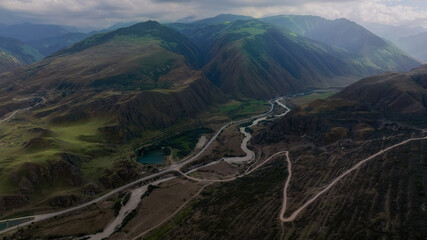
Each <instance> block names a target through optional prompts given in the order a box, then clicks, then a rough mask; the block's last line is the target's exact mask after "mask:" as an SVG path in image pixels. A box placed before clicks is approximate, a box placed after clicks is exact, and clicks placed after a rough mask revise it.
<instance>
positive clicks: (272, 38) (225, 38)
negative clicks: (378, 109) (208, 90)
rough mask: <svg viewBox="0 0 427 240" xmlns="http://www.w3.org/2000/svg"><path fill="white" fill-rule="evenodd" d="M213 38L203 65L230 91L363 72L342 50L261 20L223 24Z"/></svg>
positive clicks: (275, 88) (315, 82) (308, 83)
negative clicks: (208, 59) (207, 57)
mask: <svg viewBox="0 0 427 240" xmlns="http://www.w3.org/2000/svg"><path fill="white" fill-rule="evenodd" d="M190 39H191V38H190ZM213 39H214V41H213V43H212V45H211V47H210V48H209V53H208V54H209V56H210V61H209V62H208V64H207V65H206V66H205V67H204V68H203V70H204V72H205V73H206V75H207V76H208V77H209V78H210V79H211V81H213V82H214V83H215V85H217V86H219V87H220V88H221V89H222V90H223V91H224V92H226V93H228V94H230V95H232V96H239V97H253V98H269V97H272V96H277V95H281V94H283V93H292V92H298V91H301V90H303V89H308V88H310V87H320V86H325V85H327V84H330V83H332V82H333V81H332V80H331V78H334V77H337V76H344V75H347V76H349V75H352V74H355V75H357V74H358V73H360V72H363V69H362V68H360V67H359V66H352V63H351V62H350V61H349V59H350V58H349V55H347V54H346V53H344V52H342V51H340V50H338V49H333V48H331V47H328V46H325V45H322V44H317V43H315V42H313V41H310V40H308V39H306V38H304V37H299V36H297V35H295V34H292V33H291V32H286V31H282V30H279V29H278V28H276V27H274V26H273V25H270V24H267V23H264V22H261V21H259V20H250V21H236V22H233V23H230V24H226V25H223V29H222V30H221V31H220V33H219V34H218V36H216V37H214V38H213ZM328 81H329V83H328Z"/></svg>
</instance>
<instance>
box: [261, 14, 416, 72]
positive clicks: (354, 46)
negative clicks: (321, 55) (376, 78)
mask: <svg viewBox="0 0 427 240" xmlns="http://www.w3.org/2000/svg"><path fill="white" fill-rule="evenodd" d="M262 20H263V21H266V22H269V23H273V24H276V25H278V26H281V27H285V28H287V29H289V30H290V31H292V32H294V33H296V34H300V35H302V36H305V37H307V38H310V39H312V40H315V41H319V42H322V43H325V44H329V45H332V46H336V47H340V48H343V49H345V50H347V51H348V52H350V53H352V54H357V55H358V56H359V57H360V60H361V61H363V63H364V64H366V65H371V66H372V67H374V68H377V69H378V70H380V71H386V70H390V71H408V70H410V69H412V68H413V67H415V66H417V65H419V63H418V62H417V61H416V60H414V59H412V58H411V57H409V56H408V55H407V54H406V53H404V52H403V51H401V50H400V49H398V48H397V47H395V46H394V45H393V44H391V43H389V42H387V41H385V40H384V39H382V38H380V37H378V36H376V35H375V34H373V33H371V32H369V31H368V30H366V29H365V28H363V27H362V26H360V25H358V24H356V23H354V22H351V21H349V20H347V19H336V20H327V19H324V18H321V17H317V16H298V15H285V16H274V17H267V18H263V19H262ZM391 56H392V57H391Z"/></svg>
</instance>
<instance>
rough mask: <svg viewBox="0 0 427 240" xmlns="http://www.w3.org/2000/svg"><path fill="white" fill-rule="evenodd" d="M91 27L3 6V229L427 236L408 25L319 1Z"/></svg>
mask: <svg viewBox="0 0 427 240" xmlns="http://www.w3.org/2000/svg"><path fill="white" fill-rule="evenodd" d="M29 28H33V29H31V31H30V30H29ZM23 29H24V30H23ZM33 30H34V31H39V32H43V33H45V36H40V35H37V34H35V33H34V32H33ZM73 31H74V30H72V29H69V28H65V27H61V26H56V25H32V24H22V25H19V24H18V25H10V26H6V25H1V24H0V36H7V37H13V39H12V38H10V39H6V40H4V41H3V40H2V39H1V38H3V37H0V51H3V50H4V51H3V52H4V54H3V55H0V238H2V239H4V240H9V239H81V240H83V239H224V240H225V239H424V238H425V237H426V236H427V233H426V231H425V228H424V226H425V224H427V219H426V218H425V196H426V195H425V194H426V191H427V183H426V179H427V177H426V176H427V175H426V173H427V170H426V166H427V165H426V163H427V141H426V140H427V135H426V134H427V122H426V121H425V119H426V117H427V66H426V65H422V63H421V62H420V61H418V60H417V59H414V58H413V57H411V56H409V55H408V54H406V53H405V52H403V51H402V50H400V49H399V48H397V47H396V46H395V45H393V43H392V42H390V41H388V40H386V39H383V38H381V37H378V36H377V35H375V34H374V33H372V32H370V31H368V30H367V29H365V28H364V27H362V26H361V25H359V24H357V23H356V22H353V21H350V20H347V19H336V20H329V19H326V18H322V17H317V16H308V15H277V16H272V17H261V18H253V17H249V16H241V15H231V14H221V15H218V16H216V17H212V18H205V19H201V20H195V21H191V22H175V23H160V22H157V21H152V20H148V21H145V22H136V23H132V24H130V23H129V24H127V23H121V24H117V25H114V26H111V27H110V28H107V29H105V30H100V31H95V32H91V33H86V34H82V33H78V32H73ZM2 34H3V35H2ZM7 37H5V38H7ZM6 43H7V44H6ZM6 47H7V49H6ZM32 48H33V49H32ZM40 52H42V53H43V54H40V55H39V53H40ZM40 56H43V57H40ZM3 60H4V61H3ZM6 60H7V61H6ZM9 60H12V62H10V61H9ZM3 63H4V64H3Z"/></svg>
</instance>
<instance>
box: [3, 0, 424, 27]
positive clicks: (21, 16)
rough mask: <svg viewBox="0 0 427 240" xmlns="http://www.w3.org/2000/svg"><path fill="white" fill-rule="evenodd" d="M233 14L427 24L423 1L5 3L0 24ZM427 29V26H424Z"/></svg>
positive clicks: (96, 23)
mask: <svg viewBox="0 0 427 240" xmlns="http://www.w3.org/2000/svg"><path fill="white" fill-rule="evenodd" d="M220 13H234V14H244V15H251V16H254V17H262V16H269V15H277V14H311V15H319V16H322V17H326V18H329V19H333V18H342V17H344V18H349V19H351V20H353V21H368V22H377V23H385V24H394V25H399V24H411V25H424V24H427V4H426V3H425V1H420V0H405V1H402V0H264V1H260V0H216V1H213V0H1V1H0V21H1V22H2V23H11V22H22V21H24V20H26V21H31V22H38V23H52V24H62V25H72V26H79V27H83V26H84V27H106V26H109V25H111V24H113V23H115V22H127V21H144V20H148V19H154V20H158V21H163V22H165V21H175V20H177V19H181V18H185V17H187V16H196V17H198V18H204V17H211V16H214V15H217V14H220ZM425 27H427V26H425Z"/></svg>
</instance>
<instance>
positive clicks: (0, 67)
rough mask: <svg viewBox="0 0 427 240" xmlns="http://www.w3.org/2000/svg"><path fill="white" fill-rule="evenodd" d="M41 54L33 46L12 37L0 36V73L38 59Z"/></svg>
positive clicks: (40, 57)
mask: <svg viewBox="0 0 427 240" xmlns="http://www.w3.org/2000/svg"><path fill="white" fill-rule="evenodd" d="M42 58H43V56H42V55H41V54H40V53H39V52H38V51H37V50H35V49H34V48H32V47H30V46H29V45H27V44H25V43H22V42H20V41H19V40H16V39H12V38H3V37H0V73H2V72H7V71H11V70H13V69H15V68H17V67H19V66H23V65H27V64H30V63H33V62H37V61H40V60H41V59H42Z"/></svg>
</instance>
